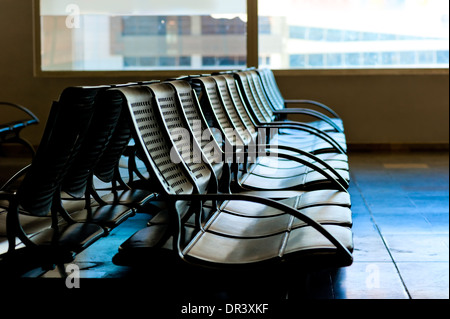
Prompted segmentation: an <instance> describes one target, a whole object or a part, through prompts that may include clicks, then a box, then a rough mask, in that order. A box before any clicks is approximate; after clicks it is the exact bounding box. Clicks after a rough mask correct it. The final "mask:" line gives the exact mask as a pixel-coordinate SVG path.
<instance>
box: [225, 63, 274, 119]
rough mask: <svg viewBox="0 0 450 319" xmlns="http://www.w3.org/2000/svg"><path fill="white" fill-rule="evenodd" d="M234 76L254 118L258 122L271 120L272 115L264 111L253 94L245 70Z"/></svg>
mask: <svg viewBox="0 0 450 319" xmlns="http://www.w3.org/2000/svg"><path fill="white" fill-rule="evenodd" d="M234 77H235V79H236V81H237V83H238V89H239V90H240V92H241V98H242V100H243V101H244V103H245V104H246V105H247V108H248V111H249V114H250V115H251V116H252V117H253V120H254V121H255V122H256V123H257V124H263V123H268V122H270V121H271V120H272V119H271V117H270V116H269V115H268V114H266V113H263V111H262V110H261V108H260V107H259V106H258V101H257V100H256V99H255V97H254V96H253V93H252V89H251V87H250V83H249V81H248V78H247V75H246V74H245V72H237V73H235V74H234Z"/></svg>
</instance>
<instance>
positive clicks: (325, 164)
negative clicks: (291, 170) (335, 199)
mask: <svg viewBox="0 0 450 319" xmlns="http://www.w3.org/2000/svg"><path fill="white" fill-rule="evenodd" d="M258 146H259V147H265V148H266V149H267V150H268V151H269V153H270V152H271V148H273V147H274V146H273V145H258ZM276 147H277V148H278V149H282V150H286V151H291V152H296V153H298V154H300V155H303V156H305V157H308V158H310V159H312V160H314V161H315V162H317V163H319V164H320V165H322V166H324V167H325V168H326V169H328V170H329V171H330V172H332V173H333V174H334V175H335V176H336V177H337V180H338V181H339V183H340V184H341V185H342V186H344V187H345V191H347V188H348V187H349V186H350V185H349V184H348V182H347V181H346V180H345V179H344V178H343V177H342V176H341V175H340V174H339V173H338V172H337V171H336V169H335V168H333V167H332V166H331V165H330V164H328V163H327V162H325V161H324V160H322V159H321V158H319V157H317V156H315V155H314V154H311V153H309V152H306V151H303V150H301V149H297V148H294V147H290V146H286V145H278V146H276ZM275 154H277V155H278V156H280V157H282V158H286V159H291V158H298V157H296V156H293V155H289V154H283V153H278V152H276V153H275ZM288 157H289V158H288ZM308 163H309V162H308ZM310 164H312V165H314V164H313V163H310ZM305 165H306V164H305ZM310 168H313V169H315V170H322V168H320V167H319V166H317V165H314V167H310ZM338 187H339V188H341V187H340V186H338Z"/></svg>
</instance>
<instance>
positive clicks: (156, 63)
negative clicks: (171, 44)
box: [123, 56, 247, 68]
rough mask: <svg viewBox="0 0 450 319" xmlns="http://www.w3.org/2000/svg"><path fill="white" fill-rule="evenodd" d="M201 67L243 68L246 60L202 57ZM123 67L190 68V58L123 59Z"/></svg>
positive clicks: (237, 57) (242, 58) (227, 57)
mask: <svg viewBox="0 0 450 319" xmlns="http://www.w3.org/2000/svg"><path fill="white" fill-rule="evenodd" d="M201 63H202V65H201V66H204V67H216V66H217V67H220V66H226V67H228V66H237V67H241V66H245V65H246V64H247V59H246V57H245V56H216V57H212V56H204V57H202V58H201ZM123 65H124V67H126V68H132V67H141V68H146V67H191V66H192V57H190V56H180V57H173V56H172V57H171V56H159V57H130V56H127V57H124V59H123Z"/></svg>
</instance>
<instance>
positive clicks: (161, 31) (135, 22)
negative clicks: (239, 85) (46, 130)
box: [122, 16, 247, 36]
mask: <svg viewBox="0 0 450 319" xmlns="http://www.w3.org/2000/svg"><path fill="white" fill-rule="evenodd" d="M200 20H201V33H202V34H204V35H208V34H226V35H231V34H245V33H246V32H247V24H246V23H245V22H244V21H242V20H241V19H239V18H234V19H215V18H213V17H211V16H201V17H200ZM169 33H175V34H178V35H189V34H191V33H192V19H191V17H190V16H124V17H122V35H123V36H152V35H167V34H169Z"/></svg>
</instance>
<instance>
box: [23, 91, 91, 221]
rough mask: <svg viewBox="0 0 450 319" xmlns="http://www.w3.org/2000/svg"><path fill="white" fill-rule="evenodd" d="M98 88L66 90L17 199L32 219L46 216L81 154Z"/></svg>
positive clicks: (52, 114)
mask: <svg viewBox="0 0 450 319" xmlns="http://www.w3.org/2000/svg"><path fill="white" fill-rule="evenodd" d="M98 90H99V88H98V87H71V88H67V89H65V90H64V91H63V92H62V94H61V96H60V99H59V102H55V103H54V104H53V106H52V109H51V111H50V115H49V118H48V121H47V124H46V128H45V131H44V135H43V137H42V140H41V143H40V145H39V148H38V150H37V152H36V156H35V158H34V159H33V161H32V164H31V166H30V168H29V171H28V172H27V174H26V175H25V177H24V180H23V182H22V183H21V185H20V187H19V189H18V192H17V196H18V199H19V204H20V206H21V207H22V208H23V209H24V210H25V211H27V212H28V213H29V214H30V215H34V216H46V215H48V214H49V211H50V209H51V206H52V203H53V199H54V195H55V193H56V192H59V191H60V188H61V183H62V181H63V179H64V177H65V176H66V174H67V172H68V169H69V168H70V167H71V165H72V163H73V161H74V158H75V157H76V155H77V153H78V152H79V150H80V147H81V144H82V143H83V141H84V139H85V137H86V133H87V130H88V127H89V124H90V121H91V118H92V115H93V111H94V104H95V103H94V102H95V98H96V96H97V93H98Z"/></svg>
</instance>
